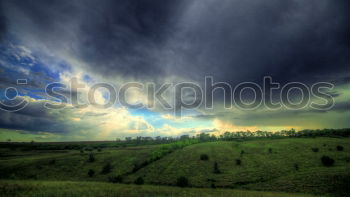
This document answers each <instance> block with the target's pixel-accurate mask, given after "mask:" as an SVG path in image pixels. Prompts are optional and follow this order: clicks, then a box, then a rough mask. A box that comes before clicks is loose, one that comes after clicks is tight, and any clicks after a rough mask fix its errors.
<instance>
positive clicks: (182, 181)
mask: <svg viewBox="0 0 350 197" xmlns="http://www.w3.org/2000/svg"><path fill="white" fill-rule="evenodd" d="M176 185H177V186H179V187H187V186H188V179H187V178H186V177H184V176H181V177H179V178H177V181H176Z"/></svg>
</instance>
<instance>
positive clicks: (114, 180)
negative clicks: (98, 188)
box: [108, 175, 123, 183]
mask: <svg viewBox="0 0 350 197" xmlns="http://www.w3.org/2000/svg"><path fill="white" fill-rule="evenodd" d="M108 181H109V182H111V183H122V182H123V177H122V176H121V175H118V176H111V177H108Z"/></svg>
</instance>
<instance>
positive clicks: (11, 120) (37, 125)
mask: <svg viewBox="0 0 350 197" xmlns="http://www.w3.org/2000/svg"><path fill="white" fill-rule="evenodd" d="M4 104H8V103H7V102H4ZM43 104H44V102H29V104H28V105H27V106H26V107H25V108H24V109H22V110H19V111H16V112H7V111H4V110H3V109H5V108H3V109H1V110H0V128H8V129H23V130H27V131H35V132H40V131H48V132H54V133H62V132H65V131H67V128H66V125H64V124H62V123H61V122H60V121H59V120H58V118H57V115H56V116H55V115H53V114H50V113H49V112H48V111H47V109H46V108H45V107H44V106H43Z"/></svg>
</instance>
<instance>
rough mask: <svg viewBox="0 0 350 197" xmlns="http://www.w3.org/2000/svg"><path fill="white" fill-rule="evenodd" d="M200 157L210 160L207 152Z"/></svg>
mask: <svg viewBox="0 0 350 197" xmlns="http://www.w3.org/2000/svg"><path fill="white" fill-rule="evenodd" d="M200 159H201V160H203V161H206V160H209V156H208V155H207V154H201V156H200Z"/></svg>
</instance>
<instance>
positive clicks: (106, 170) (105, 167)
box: [101, 163, 112, 174]
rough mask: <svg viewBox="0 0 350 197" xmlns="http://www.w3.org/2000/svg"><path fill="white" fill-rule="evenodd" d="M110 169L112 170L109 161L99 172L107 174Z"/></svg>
mask: <svg viewBox="0 0 350 197" xmlns="http://www.w3.org/2000/svg"><path fill="white" fill-rule="evenodd" d="M111 170H112V165H111V163H106V164H105V165H104V166H103V168H102V171H101V174H108V173H110V172H111Z"/></svg>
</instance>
